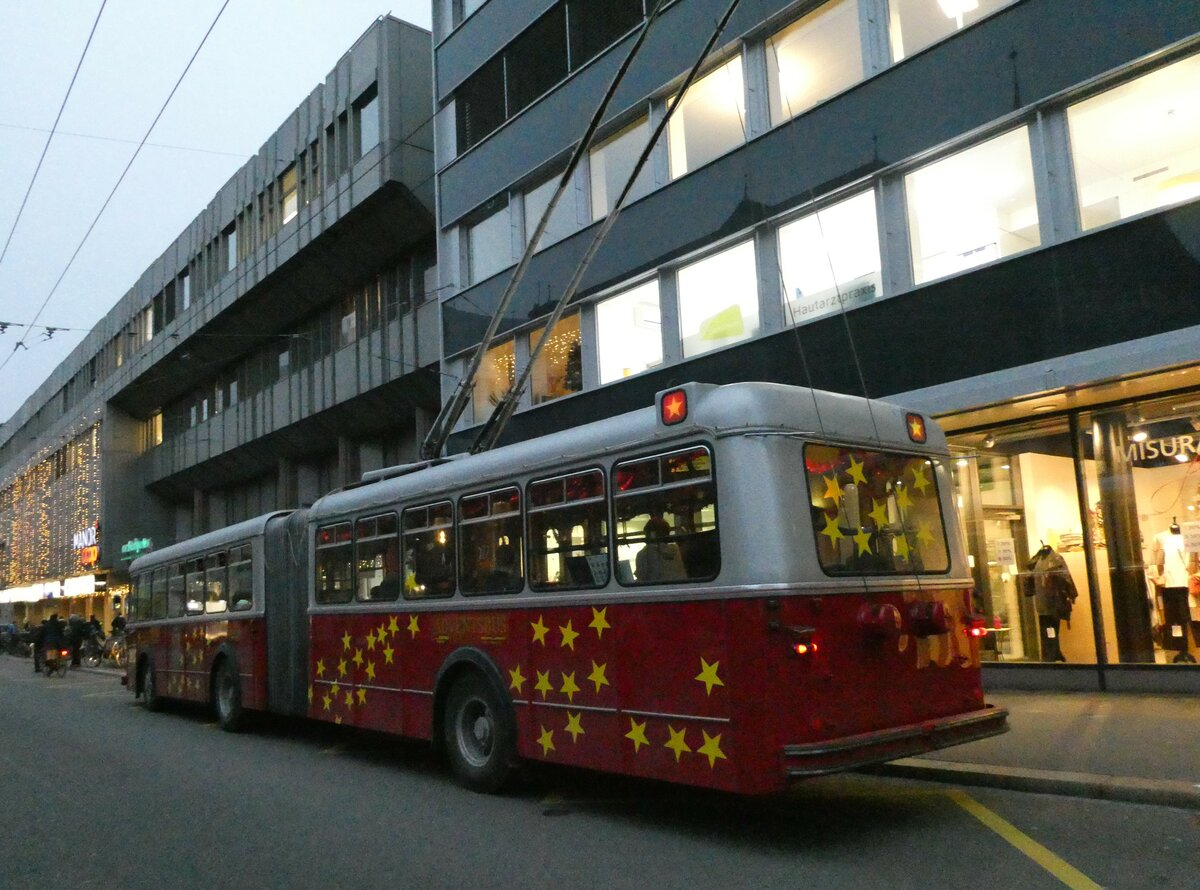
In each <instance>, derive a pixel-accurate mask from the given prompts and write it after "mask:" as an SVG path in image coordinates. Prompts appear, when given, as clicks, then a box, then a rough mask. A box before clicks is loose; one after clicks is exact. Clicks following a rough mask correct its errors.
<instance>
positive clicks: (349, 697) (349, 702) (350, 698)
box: [346, 689, 354, 708]
mask: <svg viewBox="0 0 1200 890" xmlns="http://www.w3.org/2000/svg"><path fill="white" fill-rule="evenodd" d="M346 707H347V708H353V707H354V693H353V692H352V691H351V690H349V689H347V690H346Z"/></svg>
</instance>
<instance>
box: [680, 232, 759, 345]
mask: <svg viewBox="0 0 1200 890" xmlns="http://www.w3.org/2000/svg"><path fill="white" fill-rule="evenodd" d="M755 270H756V267H755V262H754V242H753V241H743V242H742V243H741V244H738V245H736V246H734V247H731V248H729V249H728V250H723V251H721V252H720V253H717V254H713V255H712V256H709V257H705V258H704V259H702V260H699V261H698V262H695V263H692V264H691V265H690V266H684V267H683V268H682V269H680V270H679V275H678V280H679V333H680V336H681V337H682V338H683V356H684V358H691V357H692V356H694V355H701V354H702V353H705V352H709V351H710V350H713V349H719V348H721V347H722V346H729V345H730V344H732V343H737V342H739V341H741V340H747V339H749V338H750V337H753V336H754V335H755V334H757V333H758V326H759V322H758V277H757V272H756V271H755Z"/></svg>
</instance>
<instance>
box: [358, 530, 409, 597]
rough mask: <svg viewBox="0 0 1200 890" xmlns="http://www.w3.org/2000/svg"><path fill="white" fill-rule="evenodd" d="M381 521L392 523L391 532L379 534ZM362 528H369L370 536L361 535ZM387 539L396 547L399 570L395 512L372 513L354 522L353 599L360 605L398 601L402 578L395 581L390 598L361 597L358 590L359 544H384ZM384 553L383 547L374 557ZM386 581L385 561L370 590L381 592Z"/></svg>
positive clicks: (398, 542) (360, 562)
mask: <svg viewBox="0 0 1200 890" xmlns="http://www.w3.org/2000/svg"><path fill="white" fill-rule="evenodd" d="M381 519H390V520H391V521H392V531H391V532H386V531H385V532H380V531H379V521H380V520H381ZM368 524H371V525H369V526H368ZM364 526H368V527H369V528H370V530H371V534H368V535H366V536H363V535H362V534H361V532H362V530H363V527H364ZM389 539H390V540H391V542H392V543H393V544H394V545H395V547H396V561H397V566H396V567H397V568H399V567H400V566H399V562H400V516H399V515H398V514H397V513H396V511H395V510H389V511H386V512H383V513H373V514H371V515H370V516H363V517H360V518H358V519H355V520H354V599H355V600H356V601H358V602H360V603H383V602H389V603H390V602H395V601H396V600H398V599H400V588H401V587H402V586H403V583H402V580H403V578H402V577H400V578H397V579H396V582H397V583H396V585H395V590H394V591H393V592H392V593H391V595H390V596H389V595H387V594H386V593H385V594H383V595H381V596H370V595H368V596H363V595H362V591H360V590H359V575H360V571H361V568H362V557H361V556H360V555H359V551H358V547H359V544H360V543H373V542H381V541H382V542H386V541H388V540H389ZM386 552H387V550H386V547H385V548H384V549H383V550H380V551H378V553H376V554H375V556H380V555H383V554H384V553H386ZM375 556H372V559H374V558H375ZM374 571H375V570H374V569H373V570H372V574H373V573H374ZM362 574H364V575H365V574H366V573H362ZM387 580H388V579H387V569H386V560H385V566H384V570H383V577H382V578H380V579H379V583H378V584H376V585H375V586H374V587H373V588H371V590H381V589H382V588H383V585H384V582H386V581H387ZM368 594H369V591H368Z"/></svg>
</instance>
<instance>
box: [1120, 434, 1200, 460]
mask: <svg viewBox="0 0 1200 890" xmlns="http://www.w3.org/2000/svg"><path fill="white" fill-rule="evenodd" d="M1198 449H1200V441H1197V438H1196V437H1195V436H1166V437H1164V438H1162V439H1147V440H1146V441H1145V442H1130V443H1129V449H1128V451H1127V452H1126V456H1127V457H1128V458H1129V460H1130V461H1153V460H1162V459H1163V458H1174V459H1176V460H1179V459H1180V457H1183V458H1185V459H1189V460H1190V459H1194V458H1195V457H1196V455H1197V453H1198Z"/></svg>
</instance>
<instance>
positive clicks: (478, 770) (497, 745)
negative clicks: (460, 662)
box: [443, 671, 517, 794]
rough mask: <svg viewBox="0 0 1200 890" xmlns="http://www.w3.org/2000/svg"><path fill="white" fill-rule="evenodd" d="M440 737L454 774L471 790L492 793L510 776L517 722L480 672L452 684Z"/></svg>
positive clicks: (514, 754)
mask: <svg viewBox="0 0 1200 890" xmlns="http://www.w3.org/2000/svg"><path fill="white" fill-rule="evenodd" d="M443 741H444V742H445V745H446V754H447V756H448V757H449V758H450V768H451V769H452V770H453V772H454V777H455V778H456V779H457V780H458V781H459V782H460V783H461V784H462V785H464V786H465V787H467V788H470V789H471V790H472V791H478V792H481V793H484V794H494V793H496V792H498V791H500V790H501V789H502V788H503V787H504V786H505V784H506V783H507V782H508V781H509V780H510V779H511V778H512V775H513V772H514V769H515V766H516V753H517V733H516V726H515V724H514V721H513V718H512V715H511V713H510V712H509V710H508V708H507V707H505V703H504V701H503V700H502V698H501V697H500V696H499V695H498V694H497V693H496V690H495V688H494V687H493V685H492V684H491V683H489V682H488V681H487V679H486V678H485V677H484V676H483V675H482V674H480V673H478V672H476V671H469V672H468V673H466V674H464V675H463V676H462V677H460V678H458V679H457V680H456V681H455V682H454V685H453V686H452V687H451V689H450V695H449V697H448V698H447V700H446V711H445V718H444V721H443Z"/></svg>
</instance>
